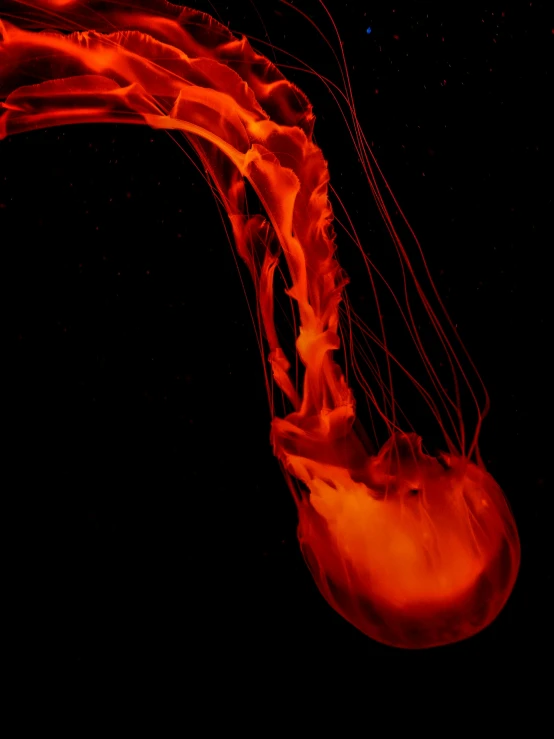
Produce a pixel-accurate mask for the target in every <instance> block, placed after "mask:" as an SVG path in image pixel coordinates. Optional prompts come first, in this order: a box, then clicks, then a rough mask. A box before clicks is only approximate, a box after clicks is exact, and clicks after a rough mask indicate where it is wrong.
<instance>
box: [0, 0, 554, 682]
mask: <svg viewBox="0 0 554 739" xmlns="http://www.w3.org/2000/svg"><path fill="white" fill-rule="evenodd" d="M298 5H301V6H302V8H303V9H304V10H306V11H307V12H309V13H310V14H311V17H312V18H313V19H314V21H315V22H316V23H317V24H318V26H320V28H321V29H322V30H324V32H325V34H326V35H328V36H329V37H331V34H332V29H331V27H330V26H329V24H328V22H327V21H326V19H325V15H324V13H323V12H322V10H321V8H319V7H318V5H317V3H316V2H308V1H307V2H305V3H299V4H298ZM355 5H356V4H355ZM374 5H375V4H373V3H372V4H369V3H362V2H360V3H358V4H357V5H356V7H352V8H350V7H349V6H346V5H345V4H344V3H337V2H333V1H332V0H329V8H330V10H331V11H332V13H333V15H334V17H335V20H336V21H337V24H338V27H339V29H340V31H341V34H342V37H343V41H344V49H345V53H346V56H347V60H348V64H349V69H350V72H351V78H352V83H353V89H354V96H355V99H356V103H357V105H358V115H359V118H360V121H361V124H362V126H363V128H364V130H365V132H366V135H367V137H368V139H369V140H370V141H371V142H373V144H374V151H375V154H376V156H377V158H378V160H379V163H380V164H381V166H382V168H383V170H384V172H385V174H386V176H387V178H388V180H389V183H390V184H391V186H392V188H393V190H394V192H395V194H396V195H397V197H398V199H399V201H400V204H401V205H402V207H403V208H404V210H405V212H406V215H407V216H408V218H409V220H410V221H411V223H412V225H413V227H414V228H415V230H416V232H417V234H418V236H419V238H420V240H421V242H422V244H423V248H424V250H425V253H426V255H427V257H428V259H429V263H430V266H431V269H432V270H433V273H434V274H435V275H437V281H438V284H439V288H440V290H441V292H442V294H443V295H444V297H445V299H446V301H447V306H448V309H449V311H450V313H451V315H452V316H453V317H454V320H455V321H456V322H457V324H458V327H459V330H460V332H461V334H462V336H463V338H464V340H465V341H466V343H467V346H468V348H469V350H470V352H471V354H472V356H473V358H474V360H475V362H476V364H477V366H478V367H479V369H480V371H481V373H482V376H483V379H484V381H485V383H486V384H487V386H488V388H489V391H490V395H491V402H492V410H491V413H490V416H489V418H488V419H487V421H486V423H485V426H484V429H483V434H482V449H483V453H484V459H485V462H486V464H487V467H488V469H489V470H490V471H491V473H492V474H493V475H494V476H495V478H496V479H497V480H498V481H499V483H500V484H501V486H502V487H503V489H504V490H505V492H506V495H507V498H508V500H509V501H510V504H511V506H512V508H513V511H514V515H515V518H516V520H517V523H518V526H519V530H520V535H521V540H522V567H521V572H520V576H519V580H518V582H517V584H516V588H515V590H514V593H513V595H512V597H511V599H510V601H509V603H508V604H507V606H506V608H505V610H504V611H503V612H502V614H501V615H500V616H499V618H498V619H497V620H496V621H495V623H494V624H493V625H492V626H491V627H489V628H488V629H486V630H485V631H484V632H483V633H481V634H479V635H478V636H476V637H474V638H473V639H471V640H469V641H467V642H464V643H461V644H457V645H453V646H450V647H446V648H442V649H439V650H431V651H427V652H405V651H398V650H393V649H389V648H386V647H383V646H381V645H379V644H376V643H374V642H372V641H371V640H369V639H367V638H366V637H365V636H363V635H362V634H360V633H358V632H357V631H356V630H355V629H354V628H353V627H351V626H350V625H349V624H348V623H346V622H345V621H344V620H343V619H342V618H341V617H339V616H338V615H337V614H335V613H334V612H333V611H332V610H331V609H330V608H329V607H328V606H327V604H326V603H325V602H324V601H323V599H322V598H321V596H320V595H319V593H318V591H317V589H316V587H315V585H314V584H313V582H312V579H311V577H310V575H309V573H308V570H307V568H306V567H305V565H304V563H303V560H302V558H301V555H300V553H299V549H298V546H297V542H296V534H295V527H296V513H295V508H294V505H293V502H292V500H291V498H290V494H289V492H288V490H287V487H286V485H285V482H284V480H283V478H282V475H281V473H280V470H279V467H278V465H277V463H276V462H275V460H274V459H273V457H272V454H271V449H270V446H269V440H268V431H269V410H268V407H267V400H266V395H265V386H264V382H263V373H262V366H261V360H260V356H259V352H258V350H257V346H256V342H255V334H254V330H253V326H252V323H251V320H250V315H249V311H248V304H247V301H246V300H245V297H244V293H243V290H242V288H241V283H240V279H239V273H238V272H237V268H236V266H235V262H234V257H233V254H232V250H231V248H230V247H229V245H228V243H227V241H226V238H225V232H224V227H223V224H222V222H221V220H220V217H219V214H218V211H217V208H216V206H215V203H214V201H213V198H212V196H211V194H210V191H209V189H208V187H207V186H206V184H205V183H204V181H203V180H202V177H201V176H200V175H199V174H198V172H197V171H196V170H195V168H194V167H193V165H191V164H190V163H189V162H188V161H187V159H186V157H185V156H184V155H183V154H182V153H181V152H180V151H179V150H178V149H177V147H176V145H175V144H174V143H173V142H172V141H171V140H170V139H169V138H168V137H167V136H166V135H164V134H162V133H153V132H151V131H149V130H146V129H139V128H135V127H129V128H126V127H123V126H98V127H94V126H81V127H75V128H73V129H71V128H61V129H51V130H48V131H38V132H34V133H32V134H25V135H21V136H19V137H13V138H8V139H6V140H4V141H2V142H1V143H0V153H1V160H0V161H1V175H2V176H1V178H0V206H1V207H0V228H1V231H0V233H2V236H3V240H2V241H3V260H4V286H5V288H4V289H5V291H6V293H7V295H8V296H9V301H8V306H7V311H8V314H9V326H10V335H9V340H8V341H9V343H8V351H7V361H8V363H9V364H10V367H12V368H13V370H14V371H13V372H12V373H11V374H10V379H9V380H8V381H7V382H6V384H5V397H6V399H7V405H8V408H9V410H10V412H9V413H8V415H7V417H6V418H7V420H6V421H5V424H4V432H5V434H6V436H7V443H5V452H6V453H7V462H6V465H5V470H6V480H7V484H6V488H5V492H4V495H5V496H6V498H7V499H13V500H14V501H16V502H17V504H18V506H17V507H18V508H19V511H20V513H19V514H18V516H19V517H18V526H17V531H18V534H17V537H16V542H15V544H14V545H13V547H12V548H11V550H10V555H9V560H8V567H9V569H10V570H11V571H12V572H15V573H17V574H16V580H17V582H18V585H19V590H20V593H21V597H20V598H18V599H17V600H16V603H19V604H20V606H18V612H19V610H20V617H21V623H22V624H23V626H24V631H25V634H26V636H25V637H22V642H21V643H22V644H24V643H27V641H30V640H32V643H33V645H34V646H33V650H32V654H31V657H30V659H31V660H32V663H33V665H40V664H42V665H49V669H62V670H66V671H67V673H68V674H80V673H82V674H87V675H97V676H106V675H109V674H110V673H112V674H113V673H114V671H115V672H116V673H118V674H120V675H121V674H123V673H127V672H130V671H131V670H134V669H135V668H136V667H139V668H140V667H144V668H148V671H149V673H150V674H152V672H151V669H152V668H153V669H154V670H155V671H156V672H163V673H166V674H167V673H172V671H173V670H175V671H176V673H179V674H181V673H182V671H183V670H189V669H191V668H194V669H195V670H204V669H206V668H207V669H208V670H219V669H221V668H222V667H224V666H226V665H229V666H233V665H235V666H236V665H237V664H240V665H241V674H245V675H252V674H254V675H257V676H261V677H262V678H269V677H270V676H272V675H277V674H280V673H279V670H280V669H281V667H280V666H281V665H283V664H285V665H297V666H298V668H299V674H301V675H302V676H303V677H304V678H305V677H306V676H308V677H310V676H315V675H316V674H318V675H320V676H321V675H323V676H325V677H326V678H327V677H329V676H330V675H331V674H339V675H346V674H362V673H363V672H364V671H365V669H366V666H367V665H369V664H371V663H372V662H371V661H372V660H375V659H376V658H378V659H379V660H384V661H386V662H391V663H392V664H395V665H400V666H408V665H410V666H415V667H416V668H419V667H423V666H432V667H433V666H436V665H440V666H441V667H442V668H444V667H452V669H455V668H456V667H457V666H458V665H459V664H460V663H461V662H462V661H465V660H466V659H468V658H469V660H470V661H471V662H472V663H473V664H474V665H477V666H478V665H489V666H490V665H491V664H493V663H495V662H496V660H498V659H499V658H500V657H502V656H503V655H506V654H509V655H510V658H516V659H517V660H518V664H521V663H523V662H527V661H529V660H531V659H533V658H535V657H536V654H537V650H545V649H546V648H550V641H549V638H550V634H549V632H548V628H547V620H548V617H547V611H546V597H547V596H546V593H547V592H548V590H549V589H550V588H552V576H551V571H550V568H548V567H547V542H546V540H545V539H544V534H543V527H542V522H544V521H545V517H546V512H547V511H546V505H547V504H546V501H547V498H548V497H549V495H550V494H551V488H550V479H549V475H548V472H549V461H550V454H551V451H550V449H551V439H550V429H549V421H550V418H551V412H550V375H551V371H550V364H549V360H548V356H549V345H550V341H551V326H550V325H549V323H548V322H547V320H548V319H547V311H549V310H550V307H551V306H550V302H551V301H550V293H551V289H552V288H551V272H550V269H549V260H550V256H549V251H550V250H549V248H548V247H550V246H551V230H550V228H549V226H550V223H549V221H548V217H549V215H550V210H551V195H552V191H551V181H550V168H549V166H548V160H549V154H550V152H549V149H548V146H549V144H550V141H549V138H550V137H549V136H548V135H547V134H548V133H549V132H548V131H547V106H548V102H549V98H550V97H551V74H550V69H549V64H548V53H549V52H550V53H551V48H550V47H551V44H552V31H551V27H550V25H549V24H548V23H547V19H546V13H545V4H544V3H543V4H541V3H525V2H522V3H518V4H514V5H515V6H516V8H517V9H513V8H511V7H506V8H503V6H502V5H498V6H497V7H495V8H493V7H492V6H491V5H490V4H484V3H475V4H473V5H471V7H469V8H468V7H467V6H465V5H464V6H463V7H461V8H458V7H456V9H454V8H451V7H449V6H450V4H444V6H445V7H443V4H442V3H432V2H429V3H428V2H413V3H401V4H395V5H392V4H388V3H380V4H377V9H376V8H375V7H374ZM196 7H202V8H203V9H208V10H209V8H207V7H206V6H202V5H201V4H197V6H196ZM219 10H220V19H221V20H222V21H223V22H225V23H227V22H228V23H229V24H230V26H231V27H232V28H233V29H235V30H236V31H237V32H246V33H249V34H251V35H252V36H254V37H258V38H260V39H262V40H263V39H267V36H266V32H267V33H268V34H269V38H270V40H271V42H272V43H273V44H274V45H275V46H278V47H282V48H285V49H287V50H289V51H291V52H292V53H295V54H297V55H298V56H299V57H301V58H302V59H304V60H305V61H307V62H308V63H309V64H311V66H313V67H314V68H315V69H317V71H318V72H319V73H321V74H327V75H329V76H330V77H332V78H333V79H334V80H335V81H337V82H338V81H339V77H338V73H337V69H336V67H334V66H333V60H332V57H331V56H330V54H329V52H328V50H327V48H326V46H325V44H324V43H323V42H322V41H321V39H320V38H319V37H318V36H317V34H316V32H315V31H314V30H313V29H312V28H311V27H310V26H309V25H308V24H307V23H306V22H305V21H303V20H302V19H301V18H300V16H298V15H297V14H295V13H294V11H293V10H291V9H290V8H287V7H286V6H284V5H282V4H279V3H274V2H270V1H268V2H264V3H258V4H257V6H256V7H255V6H254V4H251V3H248V2H246V1H244V2H240V3H235V6H234V8H233V14H232V15H229V11H228V10H226V9H225V8H220V9H219ZM503 10H504V12H502V11H503ZM368 27H371V29H372V32H371V33H370V34H368V33H367V32H366V29H367V28H368ZM258 46H259V48H260V49H261V50H264V47H263V46H262V45H261V44H258ZM280 59H283V57H280ZM286 74H288V75H290V76H291V77H292V78H293V79H294V80H295V81H296V82H297V83H298V84H299V86H300V87H302V89H304V90H305V91H306V93H307V94H308V96H309V97H310V99H311V100H312V102H313V103H314V106H315V113H316V116H317V124H316V137H317V140H318V143H319V144H320V145H321V147H322V148H323V150H324V152H325V155H326V157H327V158H328V160H329V166H330V171H331V178H332V182H333V184H334V185H335V187H337V189H339V191H340V193H341V196H342V197H344V199H345V201H346V203H347V205H348V207H349V210H350V212H351V214H352V216H353V218H354V219H355V220H356V222H357V223H358V224H359V227H360V229H361V232H362V233H363V234H367V235H368V238H372V239H374V240H375V244H376V246H375V248H377V249H381V248H382V249H387V248H389V246H388V242H387V239H386V236H385V235H384V232H383V228H382V226H381V225H380V222H379V218H378V215H377V212H376V209H375V206H374V205H373V203H372V201H371V196H370V193H369V189H368V188H367V185H364V180H363V178H362V176H361V174H360V171H359V167H358V164H357V161H356V156H355V153H354V150H353V149H352V146H351V145H350V143H349V140H348V137H347V134H346V131H345V130H341V128H340V126H339V125H338V124H337V121H336V120H335V118H334V117H333V116H334V113H333V112H332V103H331V101H330V99H329V97H328V95H327V94H326V92H325V89H324V88H323V86H322V85H321V84H320V83H318V82H317V80H316V79H315V78H314V77H313V76H310V75H306V74H304V73H300V72H294V71H291V72H286ZM338 255H339V260H340V259H341V247H340V243H339V252H338ZM346 261H348V260H347V258H346ZM241 274H242V275H243V277H244V279H245V280H247V279H248V278H247V275H245V274H244V271H243V270H242V268H241ZM249 289H250V288H249V286H248V285H247V294H248V297H249V298H251V297H252V296H251V293H250V292H249ZM352 289H353V290H356V289H358V287H357V286H356V285H354V286H353V288H352ZM359 289H360V290H363V289H364V287H363V286H362V287H361V288H359ZM373 318H374V316H372V315H364V319H365V320H366V322H367V323H369V324H370V325H371V321H372V320H373ZM7 520H8V525H9V527H10V528H11V524H10V520H11V519H9V518H8V519H7ZM545 528H546V527H545ZM19 532H20V533H19ZM533 655H535V657H533ZM337 670H338V672H337ZM299 679H300V677H299V676H298V674H297V673H296V672H294V673H293V674H292V675H289V680H293V681H295V680H299Z"/></svg>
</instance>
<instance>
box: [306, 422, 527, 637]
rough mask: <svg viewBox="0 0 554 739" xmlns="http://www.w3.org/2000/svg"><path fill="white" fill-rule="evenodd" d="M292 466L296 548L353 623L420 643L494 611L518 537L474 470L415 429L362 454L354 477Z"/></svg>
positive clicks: (480, 622)
mask: <svg viewBox="0 0 554 739" xmlns="http://www.w3.org/2000/svg"><path fill="white" fill-rule="evenodd" d="M307 471H309V474H308V475H306V472H307ZM301 472H303V474H305V475H306V477H305V479H304V482H305V485H304V486H303V489H304V490H306V491H309V492H308V493H304V494H301V495H300V502H299V506H298V510H299V528H298V538H299V541H300V545H301V549H302V553H303V555H304V557H305V559H306V562H307V564H308V566H309V568H310V571H311V573H312V576H313V578H314V580H315V582H316V583H317V586H318V588H319V590H320V592H321V593H322V594H323V596H324V597H325V599H326V600H327V601H328V602H329V603H330V604H331V605H332V606H333V608H335V610H337V611H338V612H339V613H341V615H342V616H344V618H346V619H347V620H348V621H350V622H351V623H352V624H354V626H356V627H357V628H358V629H360V630H361V631H363V632H364V633H365V634H367V635H368V636H370V637H371V638H373V639H376V640H378V641H380V642H383V643H386V644H389V645H392V646H397V647H406V648H423V647H430V646H440V645H444V644H448V643H452V642H455V641H460V640H462V639H465V638H467V637H469V636H472V635H473V634H475V633H477V632H479V631H481V630H482V629H483V628H484V627H485V626H487V625H488V624H490V623H491V622H492V621H493V620H494V618H495V617H496V616H497V615H498V613H499V612H500V610H501V609H502V607H503V606H504V604H505V602H506V600H507V598H508V596H509V594H510V592H511V590H512V588H513V585H514V582H515V578H516V576H517V570H518V565H519V541H518V537H517V531H516V529H515V526H514V524H513V519H512V516H511V513H510V510H509V508H508V506H507V504H506V501H505V499H504V496H503V493H502V491H501V489H500V488H499V486H498V485H497V483H496V482H495V481H494V479H493V478H492V476H491V475H490V474H488V473H487V472H486V471H485V470H484V469H483V468H482V467H480V466H478V465H477V464H474V463H473V462H470V461H468V460H467V459H466V458H464V457H462V456H454V455H441V457H440V458H435V457H431V456H429V455H427V454H425V453H424V452H423V451H422V449H421V439H420V437H418V436H417V435H416V434H398V435H395V436H393V437H391V438H390V439H389V441H388V442H387V443H386V444H385V445H384V446H383V447H382V448H381V450H380V452H379V454H378V455H377V456H375V457H372V458H369V459H368V462H367V471H366V475H365V476H364V477H363V479H362V478H361V477H360V476H359V475H358V476H357V478H356V479H353V476H352V475H350V473H349V470H347V469H344V468H341V469H337V468H332V467H331V468H329V467H327V468H325V466H324V465H319V466H318V465H307V464H306V463H305V461H304V468H303V470H298V469H297V471H296V473H295V474H296V475H297V476H298V475H299V473H301Z"/></svg>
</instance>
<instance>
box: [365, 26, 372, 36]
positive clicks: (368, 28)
mask: <svg viewBox="0 0 554 739" xmlns="http://www.w3.org/2000/svg"><path fill="white" fill-rule="evenodd" d="M366 33H367V34H370V33H371V26H368V27H367V29H366Z"/></svg>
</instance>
